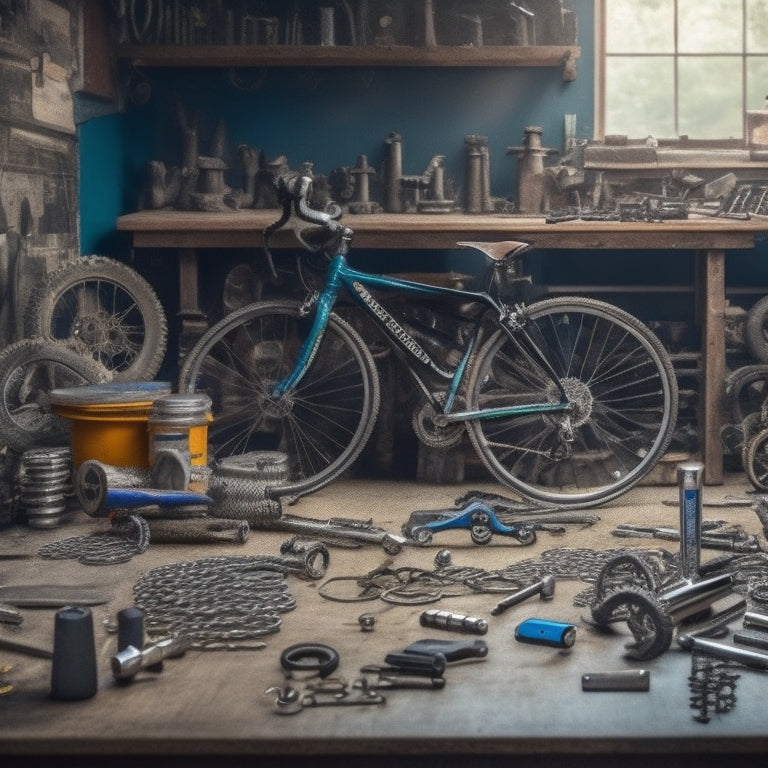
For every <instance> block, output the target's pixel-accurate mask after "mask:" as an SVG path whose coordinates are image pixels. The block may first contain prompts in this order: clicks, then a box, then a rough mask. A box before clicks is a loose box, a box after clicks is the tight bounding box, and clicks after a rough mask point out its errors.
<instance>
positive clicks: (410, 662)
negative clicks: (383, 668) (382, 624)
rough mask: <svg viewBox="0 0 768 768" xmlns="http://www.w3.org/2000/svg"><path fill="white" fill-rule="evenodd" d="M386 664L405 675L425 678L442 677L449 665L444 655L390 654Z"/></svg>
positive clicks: (385, 658)
mask: <svg viewBox="0 0 768 768" xmlns="http://www.w3.org/2000/svg"><path fill="white" fill-rule="evenodd" d="M384 662H385V663H386V664H389V665H390V666H391V667H397V671H398V672H400V674H403V675H420V676H423V677H442V676H443V672H445V666H446V664H447V662H446V659H445V656H444V655H443V654H442V653H433V654H421V653H405V652H402V653H388V654H387V655H386V656H385V657H384Z"/></svg>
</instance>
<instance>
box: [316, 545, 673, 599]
mask: <svg viewBox="0 0 768 768" xmlns="http://www.w3.org/2000/svg"><path fill="white" fill-rule="evenodd" d="M643 551H645V552H648V553H649V554H651V555H654V556H660V552H661V550H638V549H626V548H618V549H609V550H594V549H585V548H577V547H558V548H555V549H549V550H545V551H544V552H542V553H541V555H540V556H539V557H536V558H528V559H526V560H521V561H520V562H517V563H512V564H510V565H508V566H506V567H504V568H501V569H496V570H485V569H483V568H476V567H473V568H467V567H458V566H443V565H438V566H437V567H436V568H435V569H434V570H424V569H419V568H409V567H405V568H392V567H390V566H389V565H385V566H382V567H380V568H376V569H374V570H372V571H369V572H368V573H367V574H364V575H360V576H336V577H333V578H331V579H328V580H327V581H325V582H324V583H323V584H321V585H320V589H319V590H318V591H319V594H320V595H321V596H322V597H324V598H326V599H327V600H332V601H335V602H365V601H369V600H376V599H381V600H383V601H385V602H398V603H402V604H412V603H417V604H424V603H428V602H432V603H434V602H437V601H439V600H440V599H442V598H443V597H459V596H461V595H466V594H472V593H490V592H507V593H508V592H512V591H515V590H516V589H519V588H520V587H522V586H524V585H525V584H530V583H531V582H534V581H538V580H539V579H541V578H542V577H543V576H545V575H547V574H549V575H552V576H554V577H555V578H558V579H564V580H571V581H574V580H575V581H586V582H593V583H594V582H595V581H596V580H597V578H598V575H599V574H600V571H601V570H602V568H603V567H604V566H605V564H606V563H607V562H608V561H609V560H611V559H612V558H613V557H616V556H617V555H620V554H627V553H630V552H631V553H639V552H643ZM342 583H348V584H352V585H353V586H354V587H355V588H356V589H357V592H356V593H351V594H348V595H341V594H338V593H334V592H333V591H332V587H331V585H338V584H342ZM592 594H593V589H592V588H590V589H588V590H586V591H585V592H584V593H580V595H577V596H576V598H574V605H576V606H580V607H585V606H588V605H590V602H591V596H592ZM577 600H578V601H579V602H577Z"/></svg>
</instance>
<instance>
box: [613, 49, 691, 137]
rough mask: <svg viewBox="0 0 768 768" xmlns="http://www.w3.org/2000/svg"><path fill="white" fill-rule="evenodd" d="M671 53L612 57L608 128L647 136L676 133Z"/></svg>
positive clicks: (631, 134)
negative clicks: (649, 56) (652, 56)
mask: <svg viewBox="0 0 768 768" xmlns="http://www.w3.org/2000/svg"><path fill="white" fill-rule="evenodd" d="M673 74H674V69H673V59H672V57H671V56H663V57H658V58H651V59H648V58H642V57H640V58H638V57H634V58H633V57H626V58H625V57H621V58H615V57H609V58H608V61H607V64H606V78H605V90H606V96H605V104H606V115H605V132H606V133H608V134H612V133H613V134H626V135H627V136H629V137H631V138H644V137H645V136H648V135H649V134H651V135H653V136H656V137H658V138H662V137H664V138H672V137H674V136H675V135H676V134H675V120H674V115H675V101H674V78H673Z"/></svg>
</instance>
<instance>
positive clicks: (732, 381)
mask: <svg viewBox="0 0 768 768" xmlns="http://www.w3.org/2000/svg"><path fill="white" fill-rule="evenodd" d="M767 396H768V365H767V364H765V363H754V364H751V365H743V366H741V368H737V369H736V370H735V371H732V372H731V373H729V374H728V376H726V378H725V397H726V406H727V408H728V413H729V414H730V417H731V419H732V420H733V422H734V423H740V422H742V421H744V419H745V418H747V416H749V415H750V414H751V413H759V412H760V410H761V409H762V407H763V403H764V402H765V400H766V397H767Z"/></svg>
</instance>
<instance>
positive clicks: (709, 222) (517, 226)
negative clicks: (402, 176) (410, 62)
mask: <svg viewBox="0 0 768 768" xmlns="http://www.w3.org/2000/svg"><path fill="white" fill-rule="evenodd" d="M276 213H277V212H276V211H271V210H268V211H263V210H261V211H256V210H247V211H246V210H239V211H232V212H222V213H196V212H187V211H183V212H182V211H173V210H159V211H141V212H138V213H132V214H128V215H125V216H121V217H120V218H118V220H117V228H118V230H121V231H125V232H130V233H131V234H132V240H133V246H134V247H135V248H169V249H173V250H175V251H176V252H177V253H178V259H179V298H180V321H181V326H182V327H181V331H180V333H181V344H180V346H181V349H182V350H183V349H185V348H188V344H189V343H191V342H192V341H194V338H195V337H196V336H197V335H199V334H200V333H201V332H202V331H203V330H204V329H205V327H206V318H205V316H204V315H203V313H202V312H201V310H200V306H199V303H198V251H200V250H201V249H217V248H258V247H260V246H261V244H262V232H263V230H264V228H265V227H266V226H267V225H268V224H270V223H272V222H273V221H274V220H275V218H276ZM345 222H346V223H347V224H348V225H349V226H351V227H352V228H353V229H354V231H355V239H354V242H353V246H354V247H357V248H380V249H413V250H421V249H451V248H455V246H456V242H457V241H460V240H489V241H490V240H513V239H519V240H523V241H526V242H530V243H531V244H532V245H534V247H536V248H539V249H547V248H553V249H554V248H557V249H572V250H587V249H616V250H629V249H635V250H646V249H654V250H670V251H675V250H677V251H694V252H696V253H697V254H698V256H697V272H696V285H695V291H696V298H697V321H698V323H699V324H700V326H701V330H702V358H703V367H704V381H703V384H702V399H701V404H700V407H701V419H702V426H701V439H702V459H703V461H704V464H705V467H706V469H705V481H706V482H707V483H708V484H719V483H721V482H722V473H723V469H722V458H723V449H722V445H721V442H720V426H721V424H720V421H721V418H722V417H721V412H722V407H721V402H722V397H723V386H724V381H725V370H726V369H725V330H724V320H725V253H726V251H728V250H737V249H739V250H740V249H749V248H753V247H754V245H755V239H756V237H757V236H758V235H760V234H761V233H765V232H768V221H764V220H754V219H753V220H749V221H741V220H735V219H715V218H708V217H698V218H688V219H684V220H673V221H665V222H659V223H647V222H615V221H589V222H585V221H578V220H577V221H568V222H561V223H558V224H547V223H546V222H545V221H544V219H543V218H521V217H518V216H510V215H450V216H445V215H427V214H376V215H356V216H353V215H348V216H347V217H346V219H345ZM273 242H274V245H275V246H276V247H280V246H290V247H293V246H295V244H296V241H295V239H294V237H293V234H292V233H291V232H290V231H289V230H284V231H282V232H279V233H277V234H276V236H275V238H274V241H273Z"/></svg>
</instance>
